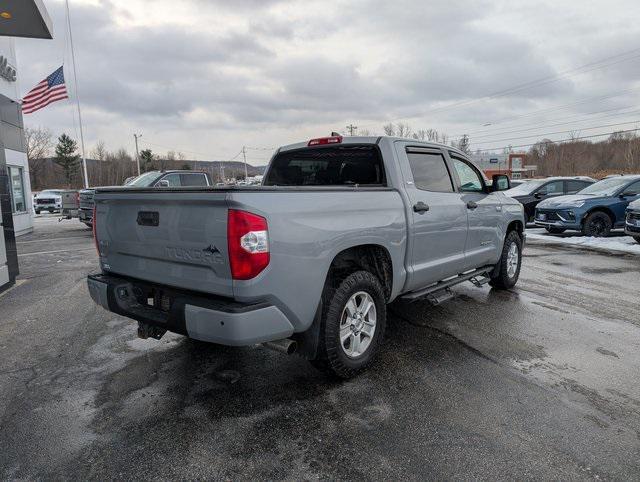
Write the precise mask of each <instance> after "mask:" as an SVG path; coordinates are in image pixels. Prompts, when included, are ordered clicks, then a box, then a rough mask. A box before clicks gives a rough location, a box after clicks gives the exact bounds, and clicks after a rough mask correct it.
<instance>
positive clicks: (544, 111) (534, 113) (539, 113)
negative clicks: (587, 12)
mask: <svg viewBox="0 0 640 482" xmlns="http://www.w3.org/2000/svg"><path fill="white" fill-rule="evenodd" d="M636 90H638V88H637V87H636V88H631V89H626V90H622V91H619V92H617V93H615V94H609V95H605V96H598V97H589V98H586V99H582V100H579V101H575V102H570V103H568V104H558V105H555V106H551V107H546V108H544V109H538V110H535V111H531V112H527V113H524V114H518V115H514V116H509V117H503V118H502V119H500V120H497V121H492V122H489V123H485V124H484V126H488V125H495V124H502V123H504V122H506V121H509V120H514V119H521V118H525V117H531V116H533V117H536V116H539V117H542V116H543V115H544V114H549V113H551V112H554V111H559V110H566V109H569V108H571V107H576V106H579V105H584V104H588V103H589V102H600V101H603V100H608V99H611V98H615V97H619V96H620V95H622V94H627V93H629V92H633V91H636ZM626 108H628V107H619V108H616V109H610V110H603V111H598V112H596V113H602V112H610V111H611V110H620V109H626ZM573 115H576V114H573ZM491 130H493V129H483V130H478V131H468V132H465V133H462V134H455V135H454V136H453V137H456V138H457V137H461V136H463V135H464V134H467V135H469V136H471V135H473V134H479V133H483V132H490V131H491Z"/></svg>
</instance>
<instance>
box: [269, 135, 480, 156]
mask: <svg viewBox="0 0 640 482" xmlns="http://www.w3.org/2000/svg"><path fill="white" fill-rule="evenodd" d="M326 137H332V136H326ZM335 137H337V136H335ZM310 140H311V139H308V140H306V141H301V142H296V143H294V144H288V145H286V146H282V147H280V148H279V149H278V150H277V151H276V152H284V151H291V150H294V149H304V148H306V147H316V146H309V141H310ZM396 141H405V142H406V141H410V142H411V143H412V144H414V145H417V146H418V145H419V146H424V147H436V148H439V149H448V150H450V151H454V152H456V153H457V154H460V155H461V156H465V157H469V156H468V155H467V154H465V153H464V152H462V151H461V150H460V149H457V148H456V147H452V146H448V145H446V144H440V143H438V142H430V141H421V140H418V139H411V138H408V137H394V136H346V137H342V140H341V142H340V143H339V144H342V145H344V144H380V143H381V142H390V143H393V142H396ZM336 144H338V143H336ZM336 144H329V145H336Z"/></svg>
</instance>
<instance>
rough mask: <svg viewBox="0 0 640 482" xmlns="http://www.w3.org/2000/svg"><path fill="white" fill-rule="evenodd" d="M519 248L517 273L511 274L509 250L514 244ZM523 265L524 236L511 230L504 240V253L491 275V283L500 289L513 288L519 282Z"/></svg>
mask: <svg viewBox="0 0 640 482" xmlns="http://www.w3.org/2000/svg"><path fill="white" fill-rule="evenodd" d="M514 244H515V246H516V249H517V256H518V266H517V267H516V270H515V273H514V274H513V275H511V276H510V275H509V261H508V258H509V251H510V250H511V249H512V248H511V246H512V245H514ZM521 267H522V238H521V237H520V235H519V234H518V232H517V231H510V232H509V233H507V237H506V238H505V240H504V246H503V247H502V255H501V256H500V261H498V264H497V265H496V269H495V271H494V272H493V273H492V275H491V281H489V284H490V285H491V286H493V287H494V288H497V289H500V290H508V289H511V288H513V287H514V286H515V285H516V283H517V282H518V278H519V277H520V268H521Z"/></svg>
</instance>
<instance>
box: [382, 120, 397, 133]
mask: <svg viewBox="0 0 640 482" xmlns="http://www.w3.org/2000/svg"><path fill="white" fill-rule="evenodd" d="M382 130H383V131H384V135H385V136H395V135H396V128H395V127H394V125H393V124H392V123H391V122H389V123H388V124H385V125H383V126H382Z"/></svg>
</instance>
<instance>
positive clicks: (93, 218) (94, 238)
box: [91, 206, 100, 256]
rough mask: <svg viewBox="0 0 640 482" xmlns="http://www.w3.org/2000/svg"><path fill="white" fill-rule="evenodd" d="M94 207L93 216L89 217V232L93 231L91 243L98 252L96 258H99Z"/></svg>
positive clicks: (94, 208)
mask: <svg viewBox="0 0 640 482" xmlns="http://www.w3.org/2000/svg"><path fill="white" fill-rule="evenodd" d="M96 221H97V219H96V207H95V206H93V215H92V217H91V231H93V242H94V243H95V245H96V251H97V252H98V256H100V247H99V245H98V235H97V234H96V224H97V222H96Z"/></svg>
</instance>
